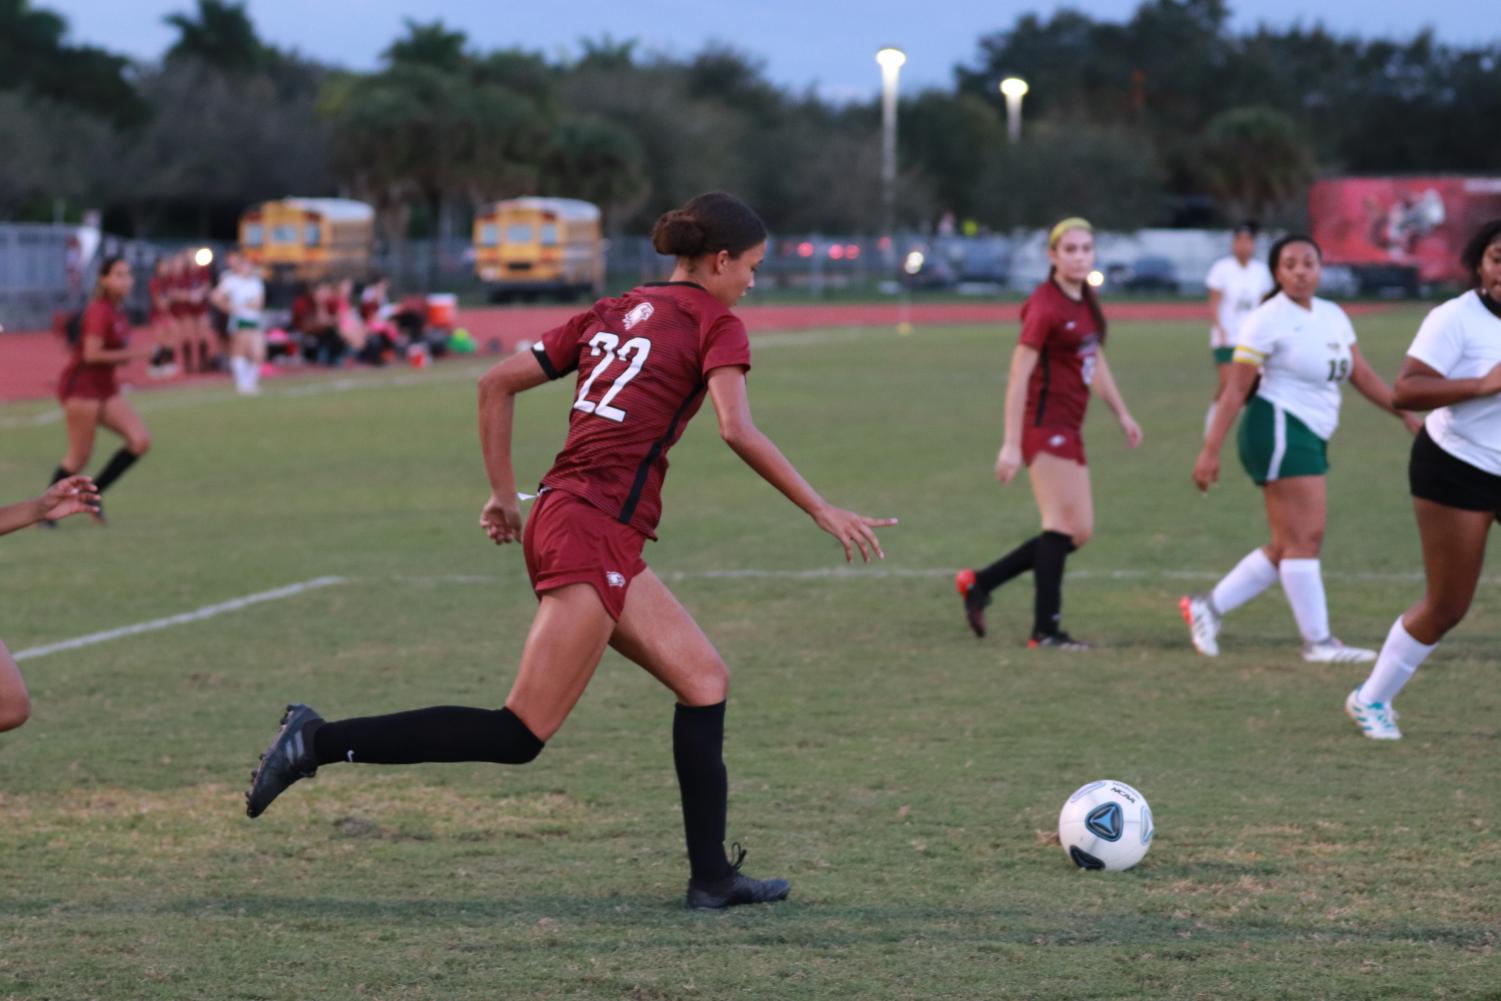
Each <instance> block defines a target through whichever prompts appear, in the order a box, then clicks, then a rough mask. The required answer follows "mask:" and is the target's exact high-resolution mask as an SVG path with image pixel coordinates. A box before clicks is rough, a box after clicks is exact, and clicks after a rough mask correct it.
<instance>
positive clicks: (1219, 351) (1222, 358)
mask: <svg viewBox="0 0 1501 1001" xmlns="http://www.w3.org/2000/svg"><path fill="white" fill-rule="evenodd" d="M1209 350H1210V351H1211V352H1213V353H1214V363H1215V364H1216V365H1228V364H1230V363H1231V362H1232V361H1234V360H1235V348H1233V347H1229V348H1210V349H1209Z"/></svg>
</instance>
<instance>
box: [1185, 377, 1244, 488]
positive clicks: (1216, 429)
mask: <svg viewBox="0 0 1501 1001" xmlns="http://www.w3.org/2000/svg"><path fill="white" fill-rule="evenodd" d="M1257 368H1258V366H1256V365H1253V364H1250V363H1249V362H1243V361H1237V362H1235V364H1233V365H1231V366H1230V377H1229V379H1228V380H1227V381H1226V383H1225V391H1224V392H1223V393H1221V394H1220V402H1219V404H1218V405H1217V406H1216V407H1215V409H1214V420H1213V421H1212V422H1211V423H1210V425H1209V431H1208V432H1207V433H1206V434H1205V435H1204V448H1203V451H1201V452H1199V458H1198V460H1197V461H1196V462H1194V471H1193V481H1194V485H1195V486H1197V487H1198V488H1199V489H1200V490H1202V491H1203V492H1204V493H1208V492H1209V488H1210V487H1212V486H1213V485H1214V483H1215V481H1216V480H1218V479H1219V478H1220V449H1221V448H1222V447H1224V444H1225V437H1226V436H1227V435H1228V434H1229V433H1230V429H1231V428H1232V427H1234V426H1235V419H1236V418H1237V417H1239V416H1240V411H1241V408H1242V407H1244V406H1245V405H1246V397H1248V396H1250V395H1251V386H1252V385H1254V384H1255V382H1256V372H1257Z"/></svg>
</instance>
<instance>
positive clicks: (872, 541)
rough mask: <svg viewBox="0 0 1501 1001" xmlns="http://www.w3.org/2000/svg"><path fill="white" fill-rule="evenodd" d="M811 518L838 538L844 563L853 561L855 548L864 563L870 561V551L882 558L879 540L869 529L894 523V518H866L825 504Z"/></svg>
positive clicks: (877, 557)
mask: <svg viewBox="0 0 1501 1001" xmlns="http://www.w3.org/2000/svg"><path fill="white" fill-rule="evenodd" d="M813 520H814V522H816V523H817V524H818V527H819V528H821V529H823V530H824V531H825V532H828V533H829V534H830V535H832V536H833V537H834V538H836V539H838V540H839V544H840V545H841V546H843V547H844V562H846V563H853V562H854V561H855V549H857V548H858V549H859V550H860V556H861V558H862V559H864V560H865V562H866V563H869V562H870V554H871V553H872V552H874V553H875V554H876V559H880V560H884V559H885V558H886V554H885V553H884V552H882V551H881V542H880V540H879V539H877V538H876V533H875V532H873V531H871V529H873V528H884V527H886V526H887V525H895V524H896V519H895V518H867V517H866V516H865V515H863V514H856V513H855V512H853V511H846V510H844V509H843V508H837V507H833V506H831V505H826V506H824V507H822V508H820V509H819V510H818V511H817V512H815V513H814V515H813Z"/></svg>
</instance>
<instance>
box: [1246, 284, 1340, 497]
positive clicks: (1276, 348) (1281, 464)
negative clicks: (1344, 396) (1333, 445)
mask: <svg viewBox="0 0 1501 1001" xmlns="http://www.w3.org/2000/svg"><path fill="white" fill-rule="evenodd" d="M1354 347H1355V328H1354V327H1352V326H1351V325H1350V318H1349V317H1348V316H1346V315H1345V311H1344V310H1342V309H1340V308H1339V307H1338V306H1336V305H1335V304H1334V303H1332V302H1330V301H1329V300H1327V299H1318V298H1315V299H1314V300H1313V302H1312V304H1311V308H1309V309H1304V308H1303V307H1302V306H1299V305H1298V304H1297V303H1295V302H1293V301H1292V300H1291V299H1289V298H1288V297H1287V295H1286V294H1285V293H1282V292H1279V293H1277V295H1275V296H1273V297H1272V298H1271V299H1268V300H1267V301H1266V302H1265V303H1263V304H1262V305H1260V306H1258V307H1257V308H1256V309H1255V310H1253V311H1252V312H1251V314H1250V315H1249V316H1247V317H1246V319H1245V322H1244V323H1243V324H1241V328H1240V336H1239V337H1238V338H1237V339H1236V344H1235V361H1236V362H1238V363H1243V364H1247V365H1259V366H1261V385H1260V386H1259V387H1258V388H1257V390H1256V395H1255V396H1254V397H1252V399H1251V402H1250V403H1249V404H1247V405H1246V413H1245V416H1244V417H1243V418H1241V422H1240V434H1239V436H1238V442H1239V445H1240V461H1241V464H1242V465H1244V466H1245V467H1246V472H1247V473H1249V474H1250V475H1251V479H1252V480H1254V481H1256V483H1257V485H1258V486H1260V485H1263V484H1266V483H1269V482H1271V481H1272V480H1279V479H1288V478H1290V477H1294V476H1322V475H1324V473H1326V472H1328V470H1329V459H1328V451H1327V449H1328V442H1329V439H1330V437H1331V436H1333V434H1334V429H1335V428H1337V427H1338V426H1339V404H1340V386H1341V384H1343V383H1344V382H1345V381H1346V380H1347V379H1349V378H1350V370H1351V368H1352V366H1353V364H1354V356H1353V353H1352V351H1353V348H1354Z"/></svg>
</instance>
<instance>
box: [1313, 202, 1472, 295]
mask: <svg viewBox="0 0 1501 1001" xmlns="http://www.w3.org/2000/svg"><path fill="white" fill-rule="evenodd" d="M1308 215H1309V218H1310V219H1311V220H1312V222H1313V238H1314V239H1315V240H1317V241H1318V242H1319V246H1320V247H1321V248H1322V249H1323V251H1324V258H1325V259H1326V260H1327V261H1329V262H1330V263H1331V264H1398V265H1403V266H1406V267H1414V268H1417V269H1418V275H1419V277H1421V278H1422V280H1423V281H1425V282H1451V281H1464V280H1465V279H1466V275H1465V273H1464V268H1463V267H1462V266H1461V265H1460V263H1459V252H1460V250H1461V249H1462V248H1463V247H1464V245H1465V242H1466V241H1467V240H1468V239H1469V238H1470V235H1471V234H1472V233H1474V232H1475V230H1476V229H1478V228H1479V227H1480V225H1481V224H1482V223H1484V222H1487V221H1488V220H1491V219H1497V218H1501V177H1342V178H1334V179H1332V180H1327V181H1318V182H1316V183H1315V184H1314V185H1313V187H1312V189H1311V190H1310V191H1309V193H1308Z"/></svg>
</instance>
